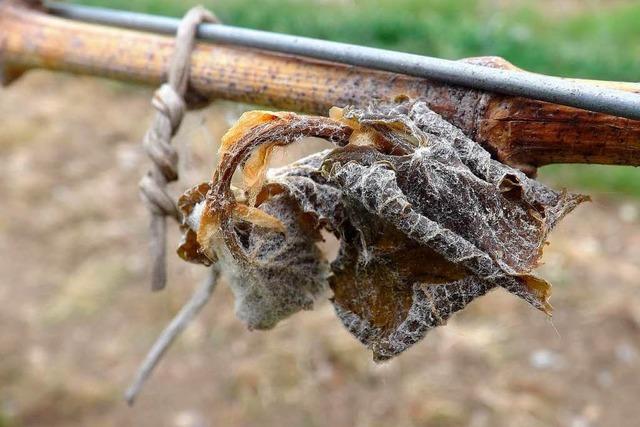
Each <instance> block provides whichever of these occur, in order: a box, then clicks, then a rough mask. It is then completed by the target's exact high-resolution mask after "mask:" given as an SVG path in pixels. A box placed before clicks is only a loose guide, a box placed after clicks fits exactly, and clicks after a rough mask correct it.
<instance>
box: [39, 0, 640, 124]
mask: <svg viewBox="0 0 640 427" xmlns="http://www.w3.org/2000/svg"><path fill="white" fill-rule="evenodd" d="M46 6H47V8H48V10H49V12H50V13H51V14H53V15H57V16H60V17H63V18H68V19H74V20H79V21H85V22H93V23H97V24H106V25H112V26H117V27H123V28H130V29H135V30H140V31H149V32H155V33H162V34H175V33H176V30H177V28H178V24H179V22H180V20H179V19H176V18H169V17H164V16H156V15H147V14H143V13H134V12H125V11H119V10H113V9H106V8H98V7H89V6H78V5H72V4H64V3H57V2H47V3H46ZM197 36H198V38H200V39H203V40H208V41H213V42H218V43H226V44H233V45H240V46H247V47H252V48H257V49H264V50H269V51H273V52H281V53H286V54H290V55H297V56H305V57H310V58H315V59H322V60H326V61H332V62H340V63H344V64H349V65H354V66H360V67H366V68H370V69H377V70H382V71H390V72H394V73H400V74H407V75H411V76H416V77H422V78H427V79H434V80H439V81H442V82H445V83H449V84H453V85H460V86H465V87H469V88H474V89H480V90H486V91H489V92H496V93H502V94H506V95H514V96H522V97H526V98H532V99H538V100H541V101H547V102H552V103H555V104H561V105H568V106H571V107H577V108H582V109H585V110H590V111H596V112H600V113H605V114H611V115H614V116H620V117H626V118H629V119H635V120H640V94H635V93H631V92H625V91H622V90H617V89H611V88H606V87H600V86H596V85H593V84H586V83H580V82H575V81H570V80H566V79H562V78H559V77H552V76H545V75H540V74H533V73H526V72H518V71H511V70H498V69H494V68H488V67H483V66H479V65H473V64H467V63H462V62H457V61H451V60H446V59H439V58H433V57H428V56H420V55H414V54H409V53H403V52H394V51H390V50H384V49H376V48H371V47H364V46H358V45H352V44H347V43H338V42H331V41H325V40H318V39H313V38H308V37H298V36H291V35H286V34H278V33H272V32H267V31H259V30H250V29H246V28H239V27H233V26H229V25H211V24H201V25H200V26H199V28H198V32H197Z"/></svg>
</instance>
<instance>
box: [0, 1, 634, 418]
mask: <svg viewBox="0 0 640 427" xmlns="http://www.w3.org/2000/svg"><path fill="white" fill-rule="evenodd" d="M84 3H87V4H95V5H106V6H109V7H117V8H122V9H128V10H139V11H146V12H153V13H161V14H167V15H176V16H179V15H181V14H182V13H183V12H184V11H185V10H186V9H187V8H188V7H189V6H190V5H191V4H195V3H196V2H193V1H178V0H173V1H168V0H162V1H151V0H115V1H106V0H96V1H85V2H84ZM205 5H206V6H208V7H210V8H211V9H213V10H214V11H215V12H216V13H217V14H218V15H219V16H220V17H221V18H222V19H223V20H224V21H225V22H227V23H231V24H236V25H241V26H246V27H252V28H260V29H268V30H274V31H280V32H286V33H293V34H301V35H308V36H316V37H321V38H326V39H335V40H341V41H348V42H355V43H360V44H365V45H371V46H381V47H387V48H391V49H398V50H404V51H410V52H417V53H425V54H430V55H435V56H441V57H446V58H461V57H465V56H478V55H499V56H503V57H505V58H506V59H508V60H509V61H511V62H512V63H514V64H515V65H517V66H519V67H522V68H525V69H528V70H531V71H538V72H543V73H550V74H556V75H565V76H573V77H584V78H594V79H606V80H627V81H639V80H640V24H639V23H640V4H638V2H637V1H634V0H628V1H625V0H601V1H597V0H591V1H579V0H564V1H561V0H537V1H533V0H532V1H525V0H466V1H451V0H389V1H386V0H385V1H364V0H351V1H350V0H342V1H341V0H316V1H293V0H289V1H287V0H261V1H248V0H219V1H215V2H212V1H207V2H205ZM151 93H152V89H150V88H141V87H134V86H129V85H124V84H120V83H114V82H110V81H105V80H98V79H92V78H87V77H73V76H68V75H59V74H52V73H48V72H42V71H35V72H30V73H27V75H25V76H24V77H23V78H22V79H21V80H19V81H17V82H16V83H15V84H14V85H12V86H11V87H9V88H7V89H2V90H1V92H0V94H1V95H0V165H1V166H2V167H1V173H2V180H1V181H0V197H1V202H0V231H1V233H0V281H1V283H0V325H1V330H0V427H18V426H113V425H132V426H175V427H200V426H276V425H277V426H280V425H294V426H336V427H338V426H372V427H373V426H391V425H392V426H474V427H481V426H514V425H517V426H571V427H589V426H632V425H637V422H638V421H637V420H638V419H639V418H640V407H639V406H638V396H640V283H638V282H639V279H640V199H639V198H640V171H637V170H635V169H633V168H622V167H602V166H566V165H563V166H553V167H548V168H543V169H542V170H541V174H540V176H541V179H542V180H543V181H545V182H547V183H549V184H551V185H553V186H555V187H558V188H560V187H568V188H569V189H571V190H575V191H583V192H587V193H589V194H591V195H593V199H594V201H593V203H590V204H587V205H583V206H581V207H580V208H578V210H577V211H576V212H575V213H574V214H572V215H571V216H570V217H568V218H567V219H566V220H565V221H564V222H563V223H562V224H561V225H560V226H559V227H558V229H557V230H556V231H555V232H554V233H553V234H552V236H551V245H550V246H549V248H548V249H547V250H546V253H545V260H546V264H545V265H544V266H543V267H542V268H541V269H540V274H541V275H543V276H544V277H546V278H547V279H549V280H550V281H551V282H552V283H553V284H554V285H555V286H554V295H553V299H552V303H553V305H554V306H555V314H554V317H553V322H551V321H549V320H548V319H547V318H545V317H544V316H543V315H541V314H540V313H538V312H535V311H534V310H532V309H531V308H530V307H528V306H527V305H525V304H524V303H522V302H521V301H519V300H517V299H516V298H514V297H512V296H510V295H508V294H506V293H505V292H501V291H495V292H493V293H492V294H490V295H488V296H486V297H483V298H481V299H479V300H478V301H476V302H474V303H473V304H471V306H470V307H469V308H468V309H466V310H465V311H463V312H462V313H460V314H458V315H456V316H455V317H454V318H453V319H452V320H451V321H450V322H449V324H448V325H447V326H446V327H442V328H439V329H438V330H436V331H434V332H432V333H431V334H430V335H429V336H428V337H427V338H426V339H425V340H424V341H422V342H421V343H419V344H418V345H416V346H414V347H413V348H412V349H410V350H409V351H407V352H406V353H405V354H403V355H401V356H400V357H398V358H397V359H395V360H392V361H391V362H388V363H385V364H382V365H376V364H374V363H373V362H372V361H371V356H370V354H369V352H368V351H367V350H366V349H364V348H363V347H362V346H361V345H360V344H358V343H357V342H356V341H355V340H354V339H353V338H352V337H351V336H350V335H349V334H348V333H347V332H346V331H345V330H344V329H343V328H342V326H341V324H340V323H339V321H338V320H337V319H336V318H335V316H334V314H333V310H332V308H331V306H330V305H329V304H328V303H327V302H321V303H318V304H317V306H316V308H315V310H314V311H311V312H305V313H300V314H297V315H295V316H294V317H293V318H291V319H289V320H287V321H285V322H282V323H281V324H280V325H278V326H277V327H276V329H275V330H273V331H270V332H248V331H247V330H246V329H245V328H244V326H243V325H242V324H241V323H240V321H238V320H236V319H235V317H234V314H233V298H232V295H231V294H230V291H229V290H228V289H227V288H226V286H224V285H223V286H221V287H220V288H219V290H218V292H217V293H216V295H214V298H213V300H212V302H211V303H210V304H209V305H208V306H207V307H206V308H205V310H204V312H203V313H202V314H201V315H200V316H199V317H198V319H197V320H196V321H195V322H194V323H193V324H192V325H191V326H190V327H189V328H188V329H187V331H186V333H185V334H184V335H183V336H182V337H181V338H180V339H179V340H178V342H177V343H176V345H175V346H174V347H173V348H172V349H171V350H170V352H169V354H168V355H167V357H166V358H165V359H164V360H163V361H162V363H161V365H160V366H159V368H158V370H157V372H156V374H155V375H154V377H153V378H152V379H151V380H150V381H149V383H148V384H147V387H146V388H145V389H144V391H143V393H142V395H141V396H140V399H139V401H138V403H137V405H136V406H135V407H134V408H132V409H130V408H128V407H126V405H125V404H124V403H123V400H122V397H121V396H122V392H123V390H124V387H125V386H126V384H127V382H128V381H129V380H130V379H131V378H132V375H133V372H134V370H135V368H136V366H137V364H138V362H139V361H140V360H141V359H142V358H143V356H144V354H145V352H146V350H147V349H148V347H149V346H150V344H151V343H152V342H153V340H154V338H155V337H156V335H157V334H158V333H159V332H160V330H161V329H162V328H163V327H164V325H165V324H166V323H167V322H168V321H169V320H170V318H171V317H172V316H173V315H174V314H175V313H176V312H177V310H178V309H179V307H180V306H181V304H182V303H183V302H184V301H185V300H186V299H187V298H188V295H189V294H190V292H191V290H192V289H193V288H194V286H196V285H197V283H198V282H199V281H200V280H201V279H202V277H203V275H204V271H203V269H202V268H199V267H197V266H192V265H188V264H186V263H183V262H180V261H179V260H178V259H177V257H176V256H170V281H169V288H168V289H167V290H166V291H164V292H162V293H158V294H151V293H150V292H149V291H148V282H149V277H148V271H147V261H148V260H147V216H146V213H145V211H144V209H143V208H142V206H141V204H140V203H139V202H138V196H137V182H138V179H139V177H140V176H141V174H142V173H143V171H144V170H145V168H146V167H147V164H148V162H147V160H146V159H145V157H144V155H143V152H142V149H141V146H140V143H139V141H140V138H141V136H142V135H143V133H144V130H145V127H146V126H147V124H148V123H149V121H150V118H151V115H152V111H151V108H150V106H149V99H150V96H151ZM249 108H251V107H250V106H243V105H236V104H231V103H224V102H216V103H214V104H213V105H212V106H211V107H209V108H208V109H206V110H203V111H199V112H196V113H193V114H191V115H189V117H188V118H187V120H186V122H185V123H184V125H183V127H182V130H181V131H180V134H179V135H178V138H177V140H178V141H177V145H178V146H179V147H181V148H180V151H181V154H182V165H181V168H182V170H183V172H182V180H181V181H180V183H179V184H177V185H174V186H173V190H174V191H175V193H176V194H177V193H179V191H180V190H181V189H184V188H186V187H188V186H190V185H192V184H194V183H197V182H199V181H201V180H204V179H206V178H207V177H208V175H209V173H210V171H211V169H212V167H213V158H214V154H213V153H214V152H215V151H216V144H217V141H218V140H219V137H220V136H221V134H222V133H223V132H224V131H225V129H226V128H227V127H229V126H230V124H231V123H232V122H233V121H234V120H235V119H236V118H237V117H238V115H239V114H240V113H241V112H242V111H244V110H246V109H249ZM298 154H299V153H298ZM280 160H281V161H283V160H284V159H280ZM174 228H175V227H171V229H172V233H171V237H170V242H171V243H170V244H171V245H175V243H176V242H177V230H175V229H174Z"/></svg>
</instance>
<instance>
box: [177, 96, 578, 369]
mask: <svg viewBox="0 0 640 427" xmlns="http://www.w3.org/2000/svg"><path fill="white" fill-rule="evenodd" d="M307 136H314V137H320V138H324V139H327V140H329V141H332V142H334V143H335V144H336V146H337V147H336V148H334V149H331V150H326V151H324V152H321V153H316V154H313V155H311V156H309V157H307V158H305V159H302V160H299V161H297V162H295V163H293V164H291V165H288V166H286V167H283V168H280V169H275V170H269V171H267V167H268V160H269V156H270V154H271V151H272V149H273V148H274V147H276V146H285V145H289V144H292V143H294V142H297V141H300V140H301V138H303V137H307ZM238 168H239V169H240V170H241V171H242V173H243V187H242V188H240V189H239V191H237V190H236V191H234V190H233V189H232V188H231V177H232V176H233V174H234V173H235V171H236V169H238ZM585 200H587V197H585V196H581V195H574V194H569V193H566V192H557V191H554V190H552V189H550V188H548V187H546V186H544V185H543V184H541V183H539V182H537V181H535V180H532V179H530V178H528V177H527V176H525V175H524V174H523V173H521V172H520V171H518V170H515V169H513V168H511V167H509V166H506V165H503V164H501V163H499V162H497V161H495V160H493V159H491V156H490V155H489V153H488V152H487V151H485V150H484V149H483V148H482V147H481V146H479V145H478V144H477V143H475V142H473V141H472V140H470V139H469V138H467V137H466V136H465V135H464V134H463V133H462V132H461V131H460V130H459V129H458V128H456V127H455V126H453V125H451V124H450V123H448V122H446V121H445V120H443V119H442V118H441V117H440V116H439V115H437V114H436V113H434V112H432V111H431V110H429V108H428V107H427V105H426V104H425V103H424V102H421V101H410V100H406V99H404V100H400V101H399V102H397V103H394V104H387V105H372V106H371V107H369V108H366V109H355V108H345V109H339V108H334V109H332V110H331V112H330V118H324V117H311V116H302V115H296V114H293V113H269V112H259V111H258V112H251V113H247V114H245V115H244V116H243V117H242V118H241V119H240V121H239V122H238V123H237V124H236V125H235V126H234V127H233V128H232V129H231V130H230V131H229V132H228V133H227V134H226V135H225V137H224V138H223V141H222V144H221V152H220V161H219V164H218V167H217V169H216V171H215V173H214V176H213V179H212V181H211V182H209V183H205V184H201V185H200V186H197V187H194V188H193V189H191V190H189V191H187V192H186V193H185V194H184V195H183V196H182V198H181V200H180V202H179V208H180V210H181V211H182V213H183V216H184V218H185V220H184V224H183V231H184V239H183V243H182V245H181V246H180V248H179V250H178V253H179V254H180V256H181V257H182V258H184V259H185V260H188V261H192V262H198V263H203V264H206V265H209V264H211V263H213V262H219V263H220V264H219V265H220V267H221V269H222V271H223V272H224V273H225V274H226V275H227V276H228V278H229V280H230V283H231V287H232V289H233V291H234V293H235V295H236V312H237V314H238V316H239V317H240V318H241V319H242V320H244V321H245V322H247V324H248V326H249V327H250V328H258V329H267V328H271V327H273V326H274V325H275V324H276V323H277V322H278V321H280V320H282V319H284V318H286V317H288V316H290V315H291V314H293V313H295V312H297V311H299V310H301V309H309V308H311V307H312V304H313V301H314V300H315V299H316V298H317V297H318V296H320V295H322V294H323V291H324V290H325V289H326V288H327V287H330V288H331V290H332V292H333V296H332V298H331V301H332V302H333V305H334V307H335V310H336V313H337V315H338V317H339V318H340V320H341V321H342V323H343V324H344V325H345V327H346V328H347V329H348V330H349V331H350V332H351V333H352V334H353V335H355V336H356V338H358V339H359V340H360V341H361V342H362V343H363V344H365V345H366V346H367V347H368V348H370V349H371V350H372V352H373V354H374V358H375V360H385V359H389V358H391V357H393V356H395V355H397V354H399V353H401V352H402V351H404V350H406V349H407V348H409V347H410V346H411V345H413V344H414V343H416V342H417V341H419V340H420V339H422V338H423V337H424V336H425V334H426V333H427V331H429V329H431V328H434V327H436V326H439V325H442V324H444V323H446V321H447V319H448V318H449V317H451V315H452V314H453V313H455V312H457V311H459V310H461V309H462V308H464V307H465V306H466V305H467V304H469V303H470V302H471V301H473V300H474V299H475V298H477V297H479V296H481V295H484V294H485V293H487V292H488V291H490V290H491V289H494V288H496V287H502V288H504V289H506V290H507V291H509V292H511V293H513V294H515V295H517V296H519V297H521V298H523V299H524V300H525V301H527V302H528V303H530V304H531V305H533V306H534V307H535V308H537V309H539V310H541V311H543V312H545V313H547V314H550V313H551V306H550V305H549V302H548V299H549V295H550V285H549V284H548V283H547V282H546V281H545V280H543V279H541V278H539V277H537V276H535V275H534V274H533V273H532V270H533V269H534V268H535V267H536V266H537V265H538V263H539V261H540V258H541V256H542V249H543V247H544V245H545V243H546V238H547V235H548V233H549V231H550V230H551V229H552V228H553V227H554V226H555V225H556V223H557V222H558V221H559V220H560V219H561V218H562V217H563V216H564V215H566V214H567V213H568V212H570V211H571V210H572V209H574V208H575V207H576V206H577V205H578V204H580V203H581V202H583V201H585ZM321 230H327V231H329V232H331V233H333V234H334V235H335V236H336V237H337V238H338V240H339V242H340V249H339V253H338V256H337V258H336V259H335V260H334V261H333V262H332V263H331V264H330V265H328V262H327V261H326V259H325V258H324V257H323V255H322V254H321V253H320V251H319V250H318V249H317V247H316V243H317V242H318V241H319V240H320V239H321V234H320V231H321Z"/></svg>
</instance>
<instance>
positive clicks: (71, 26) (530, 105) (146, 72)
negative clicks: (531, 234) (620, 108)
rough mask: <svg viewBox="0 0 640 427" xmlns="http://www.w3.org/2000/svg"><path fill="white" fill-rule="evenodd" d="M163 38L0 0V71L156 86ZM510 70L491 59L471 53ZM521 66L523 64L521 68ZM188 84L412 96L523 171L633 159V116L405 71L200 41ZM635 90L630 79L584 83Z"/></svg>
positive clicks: (217, 93) (306, 105)
mask: <svg viewBox="0 0 640 427" xmlns="http://www.w3.org/2000/svg"><path fill="white" fill-rule="evenodd" d="M173 45H174V41H173V39H172V38H170V37H165V36H159V35H155V34H148V33H142V32H136V31H129V30H122V29H117V28H110V27H104V26H99V25H92V24H86V23H80V22H73V21H68V20H64V19H60V18H56V17H52V16H49V15H46V14H44V13H42V12H41V11H38V10H34V9H29V8H26V7H24V6H22V5H20V4H19V3H16V2H12V1H4V2H0V76H4V78H3V82H4V83H8V82H10V81H12V80H13V79H14V78H15V77H17V76H19V75H20V74H21V73H22V72H23V71H25V70H28V69H31V68H46V69H50V70H58V71H66V72H72V73H79V74H87V75H94V76H100V77H107V78H111V79H117V80H123V81H130V82H138V83H144V84H149V85H158V84H159V83H161V82H162V81H164V80H166V70H167V64H168V63H169V59H170V57H171V54H172V52H173ZM467 61H474V62H476V63H481V64H483V65H487V66H494V67H512V65H510V64H509V63H508V62H506V61H504V60H502V59H500V58H491V57H489V58H475V59H468V60H467ZM523 72H524V71H523ZM190 76H191V77H190V81H189V87H190V90H191V91H193V93H194V94H196V95H199V96H202V97H203V98H204V99H218V98H220V99H228V100H233V101H240V102H246V103H252V104H259V105H265V106H270V107H275V108H281V109H286V110H295V111H302V112H307V113H316V114H326V113H327V111H328V109H329V108H330V107H331V106H334V105H336V106H345V105H355V106H362V105H364V104H366V103H368V102H369V101H370V100H371V99H393V98H395V97H396V96H398V95H406V96H408V97H421V98H423V99H425V100H426V102H427V103H428V105H429V106H430V108H431V109H432V110H434V111H436V112H438V113H440V114H441V115H442V116H443V117H444V118H445V119H447V120H448V121H450V122H451V123H453V124H455V125H456V126H458V127H460V128H461V129H463V131H464V132H465V133H466V134H467V135H468V136H469V137H471V138H472V139H474V140H476V141H478V142H479V143H481V144H483V145H484V146H485V147H486V148H487V149H488V150H489V151H491V152H492V153H493V154H494V155H495V156H496V158H498V159H499V160H502V161H503V162H505V163H508V164H512V165H516V166H519V167H521V168H525V169H526V167H527V166H531V167H537V166H542V165H546V164H550V163H602V164H619V165H636V166H637V165H640V121H637V120H629V119H624V118H618V117H613V116H609V115H606V114H600V113H591V112H587V111H584V110H580V109H577V108H572V107H565V106H560V105H556V104H552V103H547V102H541V101H535V100H531V99H527V98H520V97H512V96H503V95H497V94H493V93H488V92H483V91H476V90H471V89H467V88H463V87H457V86H451V85H446V84H442V83H439V82H436V81H431V80H425V79H420V78H416V77H410V76H405V75H399V74H393V73H386V72H380V71H374V70H369V69H364V68H358V67H350V66H345V65H342V64H336V63H330V62H322V61H316V60H310V59H306V58H300V57H294V56H287V55H280V54H273V53H268V52H263V51H257V50H252V49H247V48H240V47H234V46H225V45H218V44H205V43H199V44H197V46H196V48H195V49H194V52H193V57H192V69H191V73H190ZM593 84H604V85H614V86H616V87H617V88H619V89H623V90H627V91H632V92H636V93H640V85H639V84H633V83H616V82H593Z"/></svg>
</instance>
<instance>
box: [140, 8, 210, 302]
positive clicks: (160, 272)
mask: <svg viewBox="0 0 640 427" xmlns="http://www.w3.org/2000/svg"><path fill="white" fill-rule="evenodd" d="M202 22H218V19H217V18H216V17H215V16H214V15H213V14H212V13H211V12H209V11H207V10H206V9H204V8H203V7H202V6H197V7H194V8H193V9H191V10H189V11H188V12H187V14H186V15H185V16H184V18H183V19H182V21H181V23H180V26H179V28H178V33H177V35H176V43H175V52H174V55H173V58H172V59H171V63H170V68H169V74H168V82H167V83H165V84H163V85H162V86H160V88H159V89H158V90H156V92H155V93H154V95H153V99H152V101H151V104H152V106H153V108H154V109H155V110H156V114H155V116H154V118H153V123H152V124H151V126H150V127H149V129H148V130H147V132H146V134H145V136H144V138H143V147H144V150H145V152H146V153H147V156H148V157H149V158H150V159H151V161H152V162H153V165H152V167H151V169H150V170H149V171H148V172H147V174H146V175H145V176H144V177H142V179H141V180H140V183H139V188H140V195H141V198H142V201H143V203H144V204H145V206H146V207H147V210H148V211H149V212H150V214H151V235H150V239H151V240H150V251H151V258H152V265H151V289H152V290H160V289H163V288H164V287H165V284H166V281H167V279H166V263H165V260H166V240H167V237H166V234H167V231H166V217H172V218H174V219H175V220H177V221H180V220H181V218H180V212H179V211H178V208H177V206H176V203H175V201H174V200H173V198H172V197H171V196H170V195H169V193H168V192H167V184H168V183H170V182H172V181H176V180H177V179H178V152H177V151H176V149H175V148H173V147H172V146H171V139H172V138H173V136H174V135H175V134H176V132H177V131H178V129H179V127H180V124H181V123H182V119H183V117H184V115H185V112H186V110H187V107H188V105H187V103H186V101H185V95H186V92H187V85H188V82H189V67H190V59H191V51H192V50H193V45H194V43H195V34H196V30H197V27H198V25H199V24H200V23H202ZM189 99H199V100H201V97H198V96H195V94H194V96H189Z"/></svg>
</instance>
